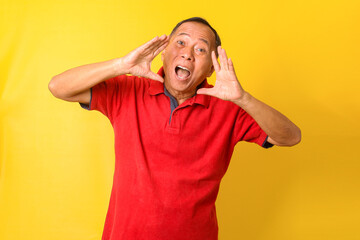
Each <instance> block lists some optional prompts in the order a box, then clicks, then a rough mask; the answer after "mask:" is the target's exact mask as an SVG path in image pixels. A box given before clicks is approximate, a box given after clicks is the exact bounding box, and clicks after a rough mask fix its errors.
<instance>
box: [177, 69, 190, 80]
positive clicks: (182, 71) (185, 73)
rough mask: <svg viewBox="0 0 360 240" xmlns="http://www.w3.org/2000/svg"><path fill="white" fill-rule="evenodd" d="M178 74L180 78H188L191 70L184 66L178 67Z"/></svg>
mask: <svg viewBox="0 0 360 240" xmlns="http://www.w3.org/2000/svg"><path fill="white" fill-rule="evenodd" d="M176 74H177V75H178V76H179V77H180V78H186V77H188V76H189V75H190V72H189V71H187V70H185V69H182V68H178V70H177V71H176Z"/></svg>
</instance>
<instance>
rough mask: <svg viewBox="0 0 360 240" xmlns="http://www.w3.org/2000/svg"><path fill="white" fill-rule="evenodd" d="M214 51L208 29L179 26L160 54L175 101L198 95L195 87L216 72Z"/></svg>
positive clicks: (184, 24)
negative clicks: (212, 53)
mask: <svg viewBox="0 0 360 240" xmlns="http://www.w3.org/2000/svg"><path fill="white" fill-rule="evenodd" d="M214 50H215V34H214V33H213V32H212V30H211V29H210V28H209V27H208V26H206V25H204V24H201V23H197V22H186V23H183V24H182V25H180V27H179V28H178V29H177V30H176V32H174V34H173V35H172V36H171V38H170V41H169V44H168V46H167V47H166V48H165V50H164V51H163V53H162V54H161V59H162V60H163V64H164V71H165V85H166V88H167V89H168V90H169V92H170V93H171V94H172V95H175V97H177V95H180V96H187V97H190V96H192V95H193V94H195V91H196V87H197V86H198V85H199V84H200V83H201V82H202V81H203V80H204V79H205V78H206V77H210V76H211V74H212V73H213V71H214V68H213V64H212V60H211V52H212V51H214Z"/></svg>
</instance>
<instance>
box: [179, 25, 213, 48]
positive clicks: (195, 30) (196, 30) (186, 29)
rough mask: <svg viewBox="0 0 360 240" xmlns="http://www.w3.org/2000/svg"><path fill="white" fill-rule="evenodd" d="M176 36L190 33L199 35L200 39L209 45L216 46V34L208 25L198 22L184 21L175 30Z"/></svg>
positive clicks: (190, 35) (190, 34) (189, 34)
mask: <svg viewBox="0 0 360 240" xmlns="http://www.w3.org/2000/svg"><path fill="white" fill-rule="evenodd" d="M175 34H176V36H179V35H188V36H189V37H192V36H195V35H198V36H199V37H198V39H199V40H201V41H204V42H205V43H207V44H208V45H209V46H211V45H213V46H214V47H215V34H214V33H213V31H212V30H211V29H210V28H209V27H208V26H206V25H204V24H202V23H198V22H186V23H183V24H182V25H181V26H179V28H178V29H177V30H176V32H175Z"/></svg>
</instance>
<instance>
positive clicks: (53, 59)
mask: <svg viewBox="0 0 360 240" xmlns="http://www.w3.org/2000/svg"><path fill="white" fill-rule="evenodd" d="M359 12H360V3H359V1H356V0H354V1H349V0H345V1H340V0H338V1H333V0H328V1H325V0H318V1H314V0H304V1H301V0H297V1H282V0H273V1H266V0H254V1H235V0H234V1H226V0H223V1H212V0H210V1H209V0H206V1H205V0H203V1H194V0H190V1H189V0H184V1H157V0H154V1H128V0H127V1H125V0H116V1H115V0H112V1H110V0H106V1H104V0H96V1H95V0H87V1H76V0H67V1H65V0H64V1H60V0H51V1H39V0H32V1H25V0H24V1H12V0H8V1H4V0H0V68H1V69H0V70H1V71H0V73H1V75H0V116H1V118H0V239H1V240H30V239H31V240H32V239H34V240H35V239H37V240H45V239H46V240H58V239H59V240H60V239H61V240H64V239H66V240H71V239H74V240H92V239H94V240H95V239H100V238H101V234H102V229H103V223H104V220H105V215H106V211H107V207H108V201H109V197H110V190H111V186H112V175H113V167H114V150H113V132H112V127H111V125H110V122H109V121H108V119H106V117H104V116H103V115H102V114H101V113H99V112H96V111H94V112H88V111H86V110H83V109H81V108H80V106H79V105H78V104H77V103H68V102H64V101H61V100H59V99H56V98H54V97H53V96H52V95H51V93H50V92H49V91H48V86H47V85H48V82H49V81H50V79H51V78H52V77H53V76H54V75H56V74H59V73H61V72H63V71H65V70H67V69H69V68H73V67H76V66H80V65H84V64H87V63H94V62H100V61H104V60H109V59H112V58H116V57H121V56H123V55H125V54H126V53H128V52H129V51H130V50H132V49H134V48H136V47H137V46H139V45H141V44H143V43H145V42H146V41H148V40H150V39H151V38H153V37H154V36H156V35H162V34H164V33H166V34H169V33H170V31H171V29H172V28H173V27H174V26H175V24H176V23H177V22H178V21H180V20H183V19H185V18H188V17H193V16H201V17H204V18H206V19H207V20H208V21H209V22H210V23H211V24H212V25H213V27H214V28H215V29H217V31H218V33H219V34H220V36H221V38H222V41H223V47H224V48H225V49H226V50H227V53H228V56H229V57H231V58H232V60H233V62H234V65H235V68H236V71H237V75H238V78H239V80H240V82H241V83H242V85H243V87H244V88H245V89H246V90H247V91H249V92H250V93H251V94H252V95H254V96H255V97H257V98H258V99H260V100H263V101H264V102H266V103H268V104H269V105H271V106H273V107H274V108H276V109H278V110H279V111H281V112H282V113H284V114H285V115H286V116H288V117H289V118H290V119H291V120H292V121H293V122H295V123H296V124H297V125H298V126H299V127H300V128H301V130H302V137H303V138H302V142H301V143H300V144H299V145H297V146H295V147H292V148H281V147H274V148H273V149H271V150H265V149H262V148H260V147H259V146H257V145H255V144H250V143H239V144H238V145H237V147H236V149H235V153H234V156H233V158H232V161H231V164H230V167H229V170H228V172H227V174H226V175H225V177H224V179H223V181H222V184H221V189H220V193H219V197H218V200H217V214H218V221H219V239H220V240H230V239H246V240H272V239H274V240H322V239H324V240H325V239H326V240H333V239H339V240H355V239H357V240H358V239H360V230H359V229H360V163H359V159H360V157H359V156H360V155H359V151H358V149H359V148H360V144H359V137H360V130H359V123H360V121H359V120H360V118H359V116H360V112H359V109H360V101H359V85H360V84H359V80H360V47H359V43H360V24H359V23H360V14H359ZM160 66H161V61H160V58H159V57H157V58H156V59H155V61H154V63H153V66H152V67H153V70H154V71H157V69H158V68H159V67H160ZM211 81H212V82H214V81H215V78H214V77H212V78H211Z"/></svg>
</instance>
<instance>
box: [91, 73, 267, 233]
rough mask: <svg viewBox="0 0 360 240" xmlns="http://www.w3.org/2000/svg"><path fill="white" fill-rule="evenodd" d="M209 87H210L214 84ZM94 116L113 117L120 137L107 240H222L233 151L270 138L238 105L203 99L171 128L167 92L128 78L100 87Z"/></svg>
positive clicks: (181, 110) (187, 106)
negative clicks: (219, 207) (223, 194)
mask: <svg viewBox="0 0 360 240" xmlns="http://www.w3.org/2000/svg"><path fill="white" fill-rule="evenodd" d="M158 74H160V75H163V71H162V69H160V71H159V73H158ZM202 86H203V87H210V85H208V84H207V82H206V80H205V81H204V83H203V84H202ZM90 110H98V111H100V112H102V113H103V114H104V115H106V116H107V117H108V118H109V119H110V121H111V124H112V125H113V128H114V133H115V155H116V160H115V172H114V179H113V180H114V182H113V188H112V192H111V197H110V204H109V209H108V212H107V216H106V221H105V226H104V231H103V236H102V239H103V240H137V239H144V240H169V239H171V240H205V239H206V240H215V239H217V237H218V226H217V219H216V212H215V200H216V197H217V194H218V189H219V184H220V180H221V178H222V177H223V176H224V174H225V172H226V170H227V167H228V164H229V161H230V158H231V155H232V152H233V148H234V146H235V144H236V143H237V142H238V141H242V140H245V141H249V142H255V143H257V144H259V145H262V144H263V143H264V141H265V140H266V137H267V135H266V134H265V132H264V131H262V130H261V129H260V127H259V126H258V124H257V123H256V122H255V121H254V120H253V118H252V117H251V116H250V115H248V114H247V113H246V112H245V111H244V110H242V109H241V108H239V107H238V106H236V105H235V104H233V103H231V102H227V101H223V100H220V99H217V98H214V97H210V96H206V95H196V96H194V97H192V98H190V99H188V100H186V101H185V102H184V103H183V104H181V105H180V106H178V107H177V108H176V109H175V110H174V111H173V113H172V118H171V123H169V118H170V99H169V97H167V96H166V95H165V94H164V85H163V84H162V83H160V82H157V81H154V80H150V79H145V78H139V77H135V76H126V75H122V76H117V77H115V78H111V79H108V80H106V81H104V82H102V83H100V84H98V85H96V86H94V87H93V88H92V100H91V106H90Z"/></svg>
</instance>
